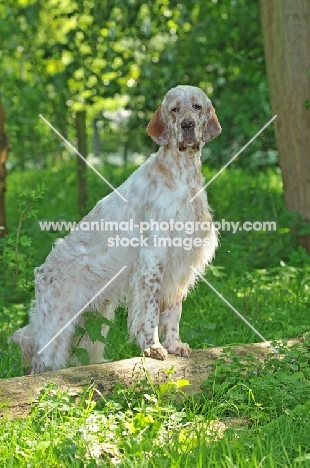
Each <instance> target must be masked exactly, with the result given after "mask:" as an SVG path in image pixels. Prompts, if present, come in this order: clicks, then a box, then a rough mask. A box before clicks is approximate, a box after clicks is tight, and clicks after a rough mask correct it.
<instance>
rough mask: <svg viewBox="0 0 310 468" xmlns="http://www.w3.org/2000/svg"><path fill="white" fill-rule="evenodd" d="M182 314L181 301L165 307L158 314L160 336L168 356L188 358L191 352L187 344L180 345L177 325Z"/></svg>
mask: <svg viewBox="0 0 310 468" xmlns="http://www.w3.org/2000/svg"><path fill="white" fill-rule="evenodd" d="M181 313H182V299H181V298H180V300H179V301H177V302H175V304H172V305H171V306H170V307H167V308H166V309H165V310H164V311H163V312H162V313H161V314H160V334H161V335H163V336H165V341H164V342H163V346H164V347H165V349H166V350H167V351H168V353H169V354H175V355H176V356H184V357H189V356H190V353H191V350H190V347H189V346H188V344H187V343H182V341H181V339H180V333H179V323H180V319H181Z"/></svg>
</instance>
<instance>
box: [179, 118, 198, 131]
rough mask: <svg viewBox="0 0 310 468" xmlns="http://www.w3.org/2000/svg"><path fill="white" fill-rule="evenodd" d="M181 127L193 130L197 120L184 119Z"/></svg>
mask: <svg viewBox="0 0 310 468" xmlns="http://www.w3.org/2000/svg"><path fill="white" fill-rule="evenodd" d="M181 128H182V129H183V130H192V129H193V128H195V121H194V120H193V119H184V120H182V122H181Z"/></svg>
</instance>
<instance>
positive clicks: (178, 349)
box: [167, 341, 191, 358]
mask: <svg viewBox="0 0 310 468" xmlns="http://www.w3.org/2000/svg"><path fill="white" fill-rule="evenodd" d="M167 351H168V353H169V354H174V355H175V356H183V357H187V358H189V357H190V354H191V349H190V347H189V346H188V344H187V343H182V342H181V341H177V342H175V343H173V344H171V345H170V346H167Z"/></svg>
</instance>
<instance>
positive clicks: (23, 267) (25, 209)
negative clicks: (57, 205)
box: [2, 184, 46, 291]
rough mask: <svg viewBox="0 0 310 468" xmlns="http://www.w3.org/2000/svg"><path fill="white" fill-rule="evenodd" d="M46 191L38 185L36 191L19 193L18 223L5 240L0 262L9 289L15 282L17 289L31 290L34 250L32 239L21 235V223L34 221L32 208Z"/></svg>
mask: <svg viewBox="0 0 310 468" xmlns="http://www.w3.org/2000/svg"><path fill="white" fill-rule="evenodd" d="M45 191H46V188H45V185H44V184H42V185H41V186H40V185H38V186H37V188H36V189H26V190H22V191H21V192H20V193H19V196H18V199H17V201H16V211H17V213H18V217H19V221H18V226H17V230H16V234H15V233H14V234H10V235H9V236H8V237H7V238H6V239H5V246H4V249H3V255H2V260H3V262H4V266H5V268H6V275H7V277H6V281H7V282H8V286H9V287H10V280H13V281H14V282H15V285H16V287H17V288H19V289H22V290H26V291H27V290H28V289H29V288H30V289H31V290H33V287H32V284H33V279H32V270H29V264H30V265H31V263H32V262H33V259H34V251H35V248H34V247H33V246H32V239H31V237H30V236H28V235H27V234H22V228H23V223H24V221H25V220H27V219H36V218H37V215H38V210H37V209H35V208H34V206H35V205H36V204H37V203H38V201H39V200H42V198H43V196H44V193H45Z"/></svg>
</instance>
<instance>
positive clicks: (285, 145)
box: [260, 0, 310, 254]
mask: <svg viewBox="0 0 310 468" xmlns="http://www.w3.org/2000/svg"><path fill="white" fill-rule="evenodd" d="M260 4H261V16H262V27H263V35H264V43H265V57H266V68H267V77H268V81H269V88H270V101H271V107H272V112H273V114H277V115H278V118H277V119H276V120H275V135H276V142H277V147H278V150H279V158H280V166H281V169H282V175H283V185H284V198H285V203H286V206H287V208H288V209H289V210H293V211H298V212H299V213H301V215H302V216H303V218H304V219H305V220H308V221H310V110H307V109H306V107H305V103H306V101H307V100H309V99H310V76H309V70H310V1H309V0H294V1H292V0H260ZM300 243H301V245H302V246H303V247H305V248H306V250H307V252H308V253H309V254H310V235H307V236H304V237H303V238H301V239H300Z"/></svg>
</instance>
